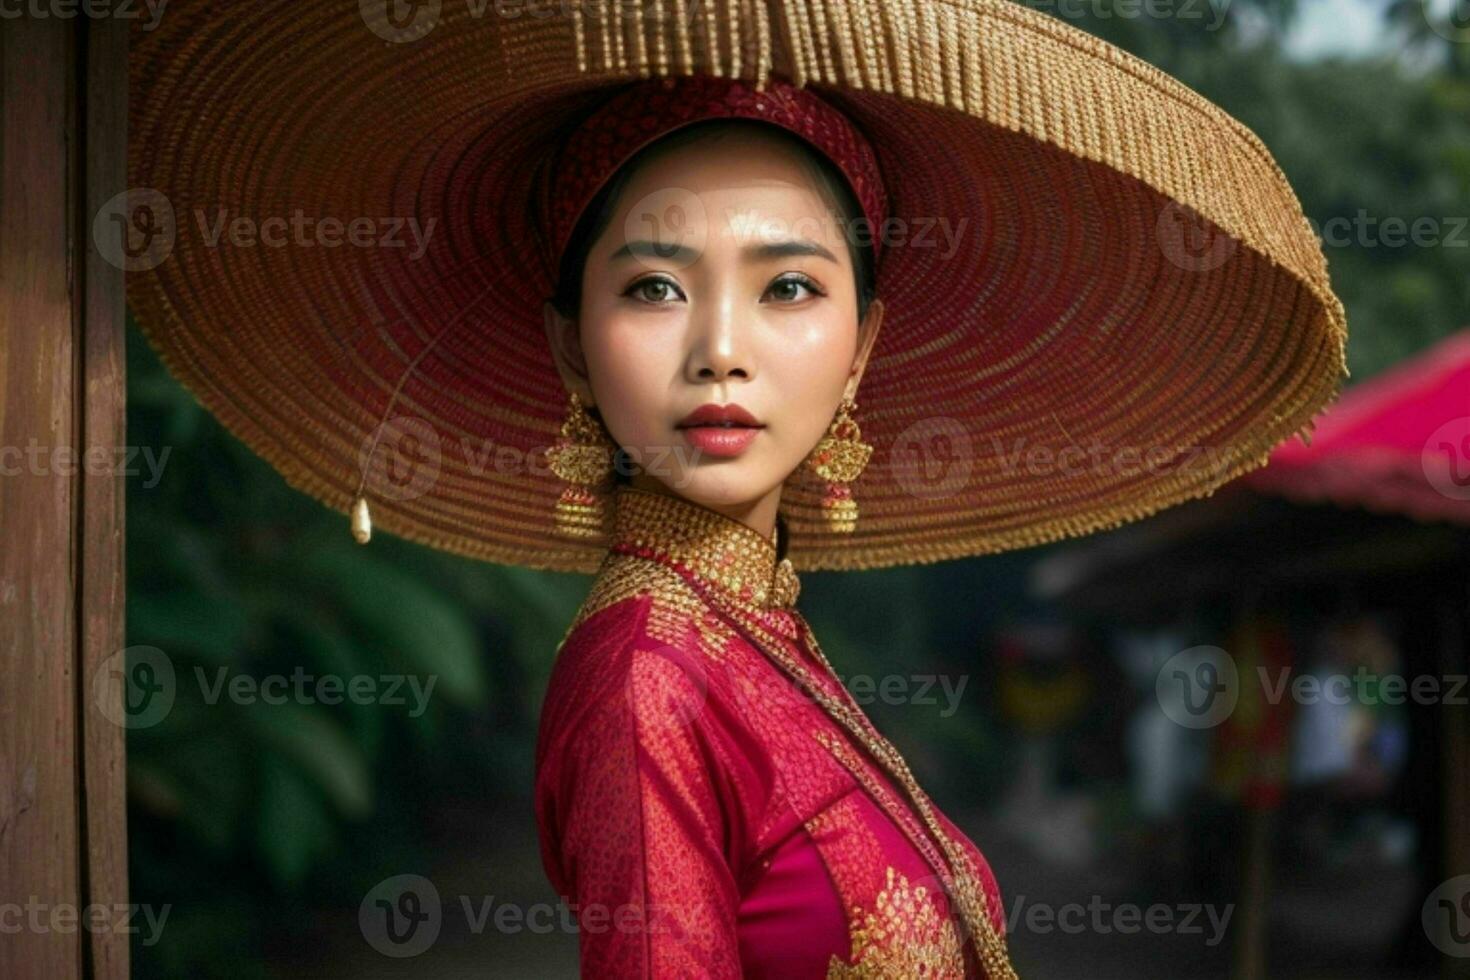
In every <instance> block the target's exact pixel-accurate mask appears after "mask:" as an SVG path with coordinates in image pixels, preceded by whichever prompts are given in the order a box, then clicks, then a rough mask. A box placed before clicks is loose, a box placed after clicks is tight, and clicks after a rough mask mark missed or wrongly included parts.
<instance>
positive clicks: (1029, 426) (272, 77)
mask: <svg viewBox="0 0 1470 980" xmlns="http://www.w3.org/2000/svg"><path fill="white" fill-rule="evenodd" d="M502 6H503V5H497V4H494V3H487V4H483V5H477V4H461V3H453V2H450V3H443V4H439V3H429V4H422V5H419V6H417V7H415V8H413V10H414V15H415V16H414V17H413V18H411V22H409V23H404V22H402V21H398V20H394V19H391V18H389V17H388V16H387V14H386V13H385V11H386V9H387V7H386V5H385V4H384V3H383V2H381V0H363V2H362V3H361V4H349V5H342V4H314V3H312V4H303V3H298V2H285V0H255V2H251V3H248V4H246V3H211V4H205V5H196V6H194V7H189V8H177V9H175V8H171V9H170V10H169V15H168V16H167V17H165V18H163V19H162V20H161V21H160V23H159V25H158V26H157V27H156V28H155V29H154V30H152V31H137V32H135V34H134V36H133V51H132V54H131V58H132V66H131V73H132V85H133V92H132V96H131V99H130V104H131V106H132V116H131V120H130V126H131V147H130V154H129V167H130V181H129V182H130V185H131V186H132V187H133V188H134V189H135V190H137V192H138V193H139V194H140V195H142V198H140V199H141V200H142V201H143V202H144V205H146V207H145V206H144V205H140V206H139V207H135V208H134V209H133V211H132V212H131V217H132V218H133V219H137V218H138V217H139V216H140V215H143V214H144V212H145V211H146V212H147V221H148V222H149V223H150V224H149V227H151V228H156V229H160V231H159V234H158V235H155V236H154V238H153V239H152V240H151V241H150V242H149V243H148V247H147V248H146V249H144V250H143V251H142V252H141V253H140V254H139V255H129V256H128V258H127V261H129V262H130V267H131V268H132V269H134V270H136V271H132V272H131V273H130V275H129V277H128V278H129V286H128V295H129V301H130V303H131V305H132V307H133V309H134V311H135V312H136V315H137V317H138V320H139V322H140V324H141V325H142V327H143V330H144V332H145V333H146V334H147V336H148V338H149V339H150V341H151V342H152V343H153V344H154V346H155V347H156V348H157V349H158V350H159V352H160V353H161V354H162V356H163V358H164V360H165V361H166V362H167V364H168V366H169V368H170V370H171V371H172V372H173V373H174V374H175V375H176V376H178V377H179V378H180V379H181V380H182V381H183V382H184V384H186V385H187V386H188V387H189V389H190V390H191V391H193V392H194V393H195V395H197V396H198V398H199V399H200V401H201V402H203V404H204V405H205V406H207V407H208V408H209V409H210V410H211V411H212V412H214V413H215V414H216V415H217V416H218V417H219V418H220V419H221V420H222V421H223V422H224V424H225V425H226V426H227V427H228V428H229V429H230V430H231V431H232V432H234V433H235V434H236V435H238V436H239V437H240V438H241V439H242V440H244V441H245V443H247V444H248V445H249V446H250V447H251V448H252V449H254V450H255V451H256V452H258V453H259V454H260V455H262V456H263V457H264V458H266V459H267V460H269V461H270V462H271V463H272V464H273V465H274V466H275V467H276V468H277V469H279V470H280V471H281V472H282V473H283V474H284V475H285V476H286V478H287V479H288V480H289V481H290V482H291V483H292V484H293V485H294V486H297V487H299V488H301V489H302V490H304V491H306V492H308V493H310V494H312V495H313V496H315V497H317V498H318V499H320V500H322V501H323V502H325V503H326V504H327V505H329V506H331V507H333V508H336V509H337V510H340V511H343V512H346V511H347V510H348V508H349V507H350V505H351V503H352V500H353V497H354V495H355V494H356V493H357V492H358V490H359V488H361V489H362V490H363V492H364V493H365V494H366V496H367V497H368V499H369V500H370V501H371V503H372V512H373V518H374V523H375V524H376V525H377V526H378V527H380V528H382V529H386V530H388V531H391V532H394V533H397V534H400V535H403V536H405V537H409V538H413V539H416V540H419V541H424V542H427V543H429V544H432V545H434V546H437V547H441V548H445V549H448V550H451V551H456V552H460V553H464V554H470V555H475V556H478V557H481V558H485V559H489V560H492V561H497V562H506V563H514V564H523V565H529V566H533V567H544V568H558V569H566V570H580V571H591V570H593V569H594V568H595V567H596V565H597V562H598V561H599V560H600V559H601V557H602V554H603V552H604V551H605V547H606V543H605V542H603V541H599V540H597V539H592V540H588V541H584V542H572V541H564V540H561V539H559V538H557V537H555V536H554V535H553V534H552V527H553V506H554V504H555V501H556V499H557V496H558V493H559V491H560V488H561V484H560V483H559V481H558V480H557V479H556V477H555V476H554V475H553V474H552V473H550V472H549V471H548V470H547V469H546V466H545V462H544V459H543V458H542V457H541V455H540V454H541V452H542V451H544V449H545V448H547V447H548V446H550V445H552V444H553V443H554V441H555V439H556V436H557V431H558V427H559V425H560V422H561V420H562V418H563V417H564V413H565V408H566V393H565V391H564V390H563V388H562V385H561V383H560V379H559V377H558V375H557V373H556V371H555V369H554V367H553V362H552V359H551V354H550V352H549V350H548V349H547V346H546V343H545V335H544V331H543V327H542V315H541V305H542V301H543V300H544V299H546V297H547V296H549V295H550V292H551V288H552V283H551V281H550V277H549V271H548V269H547V266H546V262H545V259H544V256H545V255H546V252H547V246H548V241H547V240H546V237H545V234H544V233H543V232H541V231H540V230H539V226H538V224H537V223H536V222H533V221H531V220H530V219H529V217H528V216H529V214H530V213H531V211H533V210H534V209H532V208H531V207H530V202H532V201H533V200H534V195H535V189H536V186H537V181H538V174H541V175H542V176H544V174H543V168H545V167H546V166H548V161H549V160H551V159H552V158H553V156H554V155H555V154H556V153H557V152H558V150H559V149H560V144H561V142H562V141H563V140H564V138H565V136H566V134H567V133H568V132H570V131H571V129H572V127H573V126H575V123H576V121H577V120H580V119H582V118H584V117H585V116H586V115H587V114H588V113H590V112H592V111H593V110H594V109H595V108H596V106H598V105H600V104H602V103H604V102H605V101H606V100H607V99H609V98H610V97H613V96H614V95H616V94H617V93H618V92H619V91H622V90H623V88H624V87H625V86H626V85H627V84H628V83H630V82H635V81H637V80H638V79H639V78H640V77H645V76H649V75H691V74H697V75H716V76H725V77H732V78H734V77H739V78H745V79H749V80H751V81H752V82H753V83H754V84H756V85H758V86H763V85H764V83H765V82H766V81H767V80H768V79H770V78H773V77H775V78H781V79H789V80H790V81H791V82H793V83H794V84H796V85H798V86H806V87H808V88H809V90H810V91H812V92H815V93H817V94H819V95H820V96H821V97H822V98H824V99H825V100H827V101H828V102H829V103H830V104H832V105H833V106H836V107H837V108H839V109H841V110H842V111H843V112H844V113H845V114H846V115H847V117H848V118H849V119H850V120H851V121H852V124H853V126H854V127H855V129H856V131H857V132H859V133H861V134H862V135H863V136H864V137H865V139H866V142H867V144H868V145H869V146H871V148H872V152H873V154H874V156H875V158H876V160H877V163H878V166H879V168H880V170H881V173H882V178H883V182H884V184H885V188H886V195H887V204H888V213H889V218H890V221H889V227H888V229H887V230H886V231H885V235H884V245H883V255H882V259H881V262H880V265H879V272H878V295H879V296H880V297H881V298H882V299H883V301H884V304H885V306H886V316H885V320H884V323H883V327H882V330H881V332H880V334H879V337H878V340H877V344H876V346H875V348H874V350H873V353H872V356H871V359H870V362H869V364H868V368H867V372H866V374H865V375H864V379H863V383H862V386H861V388H860V389H859V391H858V393H857V401H858V405H859V410H858V413H857V414H858V419H859V421H860V422H861V424H862V427H863V435H864V438H865V440H866V441H868V442H870V443H872V444H873V445H874V446H875V453H874V456H873V460H872V462H871V463H870V464H869V466H868V468H867V470H866V472H864V474H863V475H862V477H861V478H860V479H859V480H858V481H857V482H856V483H854V484H853V494H854V496H855V498H856V499H857V501H858V502H859V505H860V507H861V518H860V519H859V521H858V527H857V530H856V532H855V533H853V534H852V535H846V536H844V535H834V534H829V533H827V532H826V531H825V530H824V529H823V524H822V518H821V513H820V511H821V507H820V502H821V487H820V486H819V485H817V484H816V483H815V482H813V481H812V480H811V478H810V477H809V476H808V475H807V474H806V473H805V468H803V469H802V470H800V471H798V473H797V474H795V475H793V477H792V478H791V480H789V481H788V485H787V487H786V490H785V493H784V494H783V497H782V509H783V512H784V513H785V514H786V516H787V520H788V523H789V527H790V529H791V532H792V536H791V543H790V551H789V554H790V557H791V558H792V560H793V562H794V563H795V565H796V567H797V568H798V569H803V570H804V569H817V568H872V567H880V566H886V565H895V564H906V563H915V562H931V561H938V560H941V559H947V558H954V557H959V556H963V555H972V554H980V553H985V552H994V551H1001V550H1005V549H1009V548H1017V547H1022V546H1026V545H1032V544H1037V543H1041V542H1045V541H1050V540H1055V539H1058V538H1061V537H1067V536H1072V535H1079V534H1085V533H1088V532H1091V531H1096V530H1099V529H1102V528H1107V527H1112V526H1115V525H1117V524H1120V523H1123V522H1125V521H1129V520H1133V519H1135V518H1138V517H1142V516H1144V515H1146V514H1149V513H1152V512H1154V511H1156V510H1159V509H1160V508H1163V507H1166V506H1169V505H1171V504H1175V503H1179V502H1182V501H1184V500H1187V499H1190V498H1193V497H1198V496H1202V495H1204V494H1207V493H1210V492H1211V491H1213V489H1214V488H1216V487H1217V486H1219V485H1220V484H1221V483H1223V482H1224V481H1226V480H1228V479H1230V478H1232V477H1234V476H1237V475H1239V474H1241V473H1244V472H1246V471H1248V470H1251V469H1254V468H1256V467H1258V466H1260V465H1262V464H1263V463H1264V462H1265V460H1266V456H1267V453H1268V452H1269V451H1270V449H1271V448H1272V447H1273V446H1274V445H1276V444H1277V443H1279V442H1280V441H1282V440H1284V439H1286V438H1288V437H1289V436H1291V435H1292V434H1293V433H1296V432H1298V431H1301V430H1304V429H1306V428H1308V427H1309V426H1310V421H1311V418H1312V416H1313V415H1314V413H1315V412H1317V411H1319V410H1320V409H1321V408H1322V407H1324V406H1325V405H1326V404H1327V403H1328V402H1329V401H1330V400H1331V399H1332V398H1333V397H1335V394H1336V392H1337V391H1338V386H1339V385H1340V383H1341V381H1342V379H1343V377H1344V376H1345V371H1346V368H1345V359H1344V351H1343V345H1344V342H1345V337H1346V324H1345V321H1344V316H1343V310H1342V306H1341V304H1340V303H1339V302H1338V300H1337V298H1336V297H1335V296H1334V295H1333V293H1332V291H1331V289H1330V287H1329V284H1328V279H1327V272H1326V267H1325V261H1324V258H1323V255H1322V251H1321V248H1320V246H1319V244H1318V241H1317V239H1316V237H1315V235H1314V234H1313V232H1312V229H1311V227H1310V225H1309V224H1308V222H1307V220H1306V218H1305V217H1304V215H1303V214H1302V210H1301V207H1300V204H1299V203H1298V201H1297V199H1296V197H1295V195H1294V194H1293V193H1292V190H1291V188H1290V187H1289V186H1288V184H1287V181H1286V179H1285V177H1284V176H1283V175H1282V173H1281V171H1280V169H1279V168H1278V167H1277V166H1276V164H1275V163H1274V162H1273V160H1272V158H1271V156H1270V155H1269V153H1268V152H1267V151H1266V150H1265V148H1264V147H1263V146H1262V145H1261V143H1260V141H1259V140H1258V139H1257V138H1256V137H1255V136H1254V134H1252V133H1251V132H1250V131H1249V130H1248V129H1246V128H1245V127H1244V126H1243V125H1241V124H1240V123H1239V122H1237V121H1235V120H1234V119H1232V118H1230V117H1229V116H1227V115H1226V114H1224V113H1223V112H1222V111H1220V110H1219V109H1218V108H1216V107H1215V106H1213V105H1212V104H1210V103H1209V102H1207V101H1206V100H1204V99H1203V98H1201V97H1200V96H1199V95H1197V94H1196V93H1195V92H1193V91H1192V90H1190V89H1189V88H1187V87H1185V86H1184V85H1182V84H1180V83H1179V82H1178V81H1176V80H1174V79H1172V78H1171V77H1169V76H1168V75H1166V74H1164V73H1163V72H1161V71H1158V70H1157V69H1155V68H1153V67H1151V66H1149V65H1148V64H1146V63H1144V62H1142V61H1140V60H1138V59H1136V58H1134V57H1132V56H1130V55H1128V54H1126V53H1124V52H1122V51H1120V50H1118V49H1116V48H1114V47H1111V46H1109V45H1107V44H1105V43H1103V42H1101V41H1099V40H1097V39H1095V38H1093V37H1092V36H1090V35H1088V34H1086V33H1084V32H1082V31H1080V30H1077V29H1075V28H1072V27H1070V26H1067V25H1066V24H1063V23H1061V22H1060V21H1057V20H1054V19H1052V18H1051V17H1049V16H1047V15H1044V14H1040V13H1037V12H1034V11H1030V10H1027V9H1025V8H1023V7H1020V6H1017V5H1014V4H1012V3H1010V2H1007V0H942V2H941V0H883V2H881V3H880V2H876V0H855V2H847V3H839V2H831V0H828V2H821V0H768V2H750V0H744V2H742V0H718V2H716V0H711V2H706V3H700V4H694V5H690V4H688V3H686V2H684V0H679V2H673V3H658V2H655V0H647V2H642V3H638V4H631V5H630V4H622V3H616V2H614V3H606V4H602V3H599V4H594V5H584V4H579V3H569V4H562V5H555V4H552V5H542V6H544V7H546V8H547V10H549V11H551V15H549V16H546V15H544V14H545V13H546V11H544V10H543V11H541V12H540V13H532V12H531V11H530V10H529V9H525V10H520V9H519V8H514V9H511V8H507V11H508V12H506V13H500V12H498V11H499V10H500V8H501V7H502ZM584 8H585V9H584ZM516 10H519V13H518V14H516ZM593 11H595V12H596V13H595V15H594V13H593ZM512 14H515V15H512ZM169 208H171V209H172V221H171V223H169V222H168V221H167V220H165V219H167V218H168V217H169V216H168V215H167V214H166V213H165V214H163V215H162V216H161V217H160V216H159V215H158V214H157V212H159V211H164V212H166V211H167V210H168V209H169ZM293 218H295V219H296V223H297V225H298V226H299V227H301V228H303V229H305V230H304V231H299V232H298V231H297V230H296V227H295V226H293V225H292V224H291V222H292V220H293ZM235 219H241V220H242V221H243V224H242V225H239V226H238V227H240V228H243V229H245V230H246V231H247V232H248V231H249V230H250V229H251V228H255V229H258V230H259V232H260V233H259V234H257V235H254V236H252V235H250V234H244V235H240V234H235V233H234V232H233V230H232V225H231V222H233V221H235ZM269 219H277V220H276V221H275V223H274V224H269V225H268V224H267V222H268V220H269ZM334 220H335V221H339V222H341V226H340V227H335V235H334V233H333V230H334V226H331V225H330V224H329V223H330V222H331V221H334ZM430 222H432V224H430ZM135 223H136V220H135ZM415 223H416V224H417V226H418V228H419V230H420V232H427V234H424V235H422V236H421V237H422V238H423V243H422V246H421V249H420V246H419V245H418V244H417V242H416V239H415V238H414V236H413V234H412V233H411V232H412V228H413V226H414V224H415ZM354 228H356V231H355V232H354V231H353V229H354ZM283 229H289V230H283ZM267 232H269V234H267ZM216 234H219V235H220V237H218V238H216V237H215V236H216ZM538 235H540V236H541V237H539V238H538V237H537V236H538ZM354 236H355V237H354ZM267 239H269V241H267ZM333 239H335V241H336V242H337V244H335V245H334V244H325V243H324V242H326V241H331V240H333ZM395 240H396V241H398V242H400V243H402V244H401V245H400V246H399V247H395V246H394V245H393V242H394V241H395ZM135 241H136V240H135ZM271 242H275V243H276V244H274V245H273V244H271ZM283 242H284V243H283ZM420 250H421V251H422V254H417V253H418V252H419V251H420ZM385 420H386V422H385ZM344 533H345V532H344Z"/></svg>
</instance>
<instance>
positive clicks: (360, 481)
mask: <svg viewBox="0 0 1470 980" xmlns="http://www.w3.org/2000/svg"><path fill="white" fill-rule="evenodd" d="M493 285H494V284H493V283H492V284H490V285H487V286H486V287H485V288H484V289H483V290H481V292H480V294H479V295H478V296H476V297H475V298H474V299H472V300H470V301H469V302H468V303H466V304H465V305H464V306H463V307H462V308H461V309H460V311H459V312H458V313H456V314H455V315H454V316H453V317H452V318H451V319H450V320H449V322H448V323H446V324H444V326H443V327H441V328H440V329H439V332H438V333H437V334H435V335H434V338H433V339H432V340H430V341H429V343H428V344H427V345H426V346H425V347H424V349H423V350H421V351H419V352H418V353H417V354H416V355H414V358H413V360H411V361H409V363H408V366H407V367H406V368H404V370H403V374H402V376H400V377H399V379H398V383H397V384H396V385H394V386H393V394H392V395H391V396H390V397H389V398H388V404H387V406H386V407H385V408H384V409H383V414H382V416H381V417H380V418H379V419H378V424H377V425H376V426H375V427H374V429H373V444H372V445H371V446H370V447H368V451H367V453H366V454H365V455H364V456H363V461H362V469H361V472H360V473H359V475H358V478H357V492H356V493H355V494H354V497H355V501H354V505H353V506H354V507H358V506H360V505H361V504H363V503H365V500H364V497H363V489H364V488H365V487H366V486H367V476H368V470H369V469H371V467H372V460H373V454H374V453H376V452H377V451H378V442H379V440H381V439H382V438H383V423H384V422H385V421H387V419H388V415H389V413H391V412H392V411H393V406H394V405H395V404H397V403H398V395H399V393H400V392H402V391H403V386H404V385H405V384H406V383H407V382H408V378H409V376H410V375H411V374H413V371H414V369H415V368H417V367H418V366H419V361H421V360H423V359H424V355H426V354H428V353H429V351H431V350H433V349H434V348H435V347H436V346H438V344H439V341H440V340H442V339H443V338H444V336H445V334H447V333H449V331H450V330H451V329H453V328H454V326H455V324H457V323H459V322H460V321H461V320H463V319H464V318H465V315H466V314H468V313H469V312H470V311H471V310H473V309H474V308H475V307H476V306H478V305H479V304H480V303H481V302H482V301H483V300H484V299H485V297H487V296H489V295H490V291H491V289H492V288H493Z"/></svg>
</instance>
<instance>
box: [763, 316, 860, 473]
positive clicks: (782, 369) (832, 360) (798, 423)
mask: <svg viewBox="0 0 1470 980" xmlns="http://www.w3.org/2000/svg"><path fill="white" fill-rule="evenodd" d="M856 354H857V336H856V331H855V330H854V328H853V326H852V324H851V323H849V322H847V321H845V320H842V319H841V318H833V322H813V323H809V324H807V325H805V326H802V327H799V328H797V329H795V330H793V331H791V332H790V333H787V334H784V335H782V336H781V337H780V338H779V340H778V343H777V349H776V350H774V351H773V352H772V353H771V356H770V357H768V359H767V362H766V363H767V364H768V365H769V368H768V369H769V370H770V371H771V374H772V378H771V380H772V381H773V382H774V386H773V387H774V390H776V391H778V392H780V400H781V406H780V411H781V417H782V419H783V420H784V421H785V423H786V425H787V426H789V427H790V429H791V432H792V434H793V435H795V436H797V437H798V442H801V443H810V444H811V445H815V443H816V440H817V439H819V438H820V437H821V434H822V433H823V432H825V431H826V428H827V425H828V423H830V422H831V421H832V412H833V410H834V409H835V407H836V405H837V402H838V401H839V400H840V399H841V398H842V391H843V388H844V387H845V386H846V385H847V379H848V374H849V372H850V370H851V368H852V361H853V358H854V357H855V356H856ZM811 445H805V446H804V449H803V451H805V450H806V449H810V448H811Z"/></svg>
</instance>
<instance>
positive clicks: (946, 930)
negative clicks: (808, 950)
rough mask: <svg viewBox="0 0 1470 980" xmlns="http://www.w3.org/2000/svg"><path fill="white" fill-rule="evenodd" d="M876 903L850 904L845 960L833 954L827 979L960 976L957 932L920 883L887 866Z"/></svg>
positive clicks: (962, 964)
mask: <svg viewBox="0 0 1470 980" xmlns="http://www.w3.org/2000/svg"><path fill="white" fill-rule="evenodd" d="M886 875H887V877H886V880H885V884H884V888H883V890H882V891H880V892H879V893H878V895H877V897H876V898H875V899H874V905H875V906H876V907H875V908H874V909H873V910H872V911H868V912H864V911H863V910H862V909H861V908H854V909H853V910H852V911H853V920H852V925H851V926H850V931H851V935H852V954H851V956H850V957H849V959H850V960H851V961H852V962H850V963H844V962H842V961H841V960H840V959H838V958H837V957H836V956H833V957H832V959H831V961H830V962H829V963H828V964H827V980H846V978H850V977H891V978H899V977H963V976H964V972H965V960H964V954H963V952H962V949H961V947H960V940H959V935H958V933H957V932H956V930H955V928H954V923H952V922H950V921H949V920H948V919H946V918H945V917H944V916H943V915H941V914H940V911H939V909H938V907H937V906H936V905H935V904H934V901H933V900H932V899H931V898H930V896H929V891H928V889H927V888H925V887H924V886H923V885H910V884H909V880H908V878H906V877H905V876H904V875H903V873H902V872H900V871H897V870H895V869H894V868H893V867H892V866H891V865H890V866H889V867H888V870H887V872H886Z"/></svg>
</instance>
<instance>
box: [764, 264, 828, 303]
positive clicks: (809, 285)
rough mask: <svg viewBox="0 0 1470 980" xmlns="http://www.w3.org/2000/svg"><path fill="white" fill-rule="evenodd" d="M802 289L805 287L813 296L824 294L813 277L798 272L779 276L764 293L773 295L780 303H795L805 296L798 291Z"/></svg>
mask: <svg viewBox="0 0 1470 980" xmlns="http://www.w3.org/2000/svg"><path fill="white" fill-rule="evenodd" d="M802 289H805V290H806V291H807V292H808V293H810V294H811V295H813V296H825V295H826V293H824V292H822V289H821V287H820V286H818V285H817V283H816V281H815V280H814V279H812V278H810V277H809V276H804V275H802V274H801V273H799V272H791V273H787V274H786V275H784V276H781V277H780V278H779V279H777V280H776V281H775V282H773V283H771V285H770V288H768V289H767V290H766V295H768V296H774V297H775V298H776V299H777V300H778V301H780V302H782V303H795V302H798V301H800V300H803V299H805V298H806V297H805V296H802V295H801V293H800V292H799V291H800V290H802Z"/></svg>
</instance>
